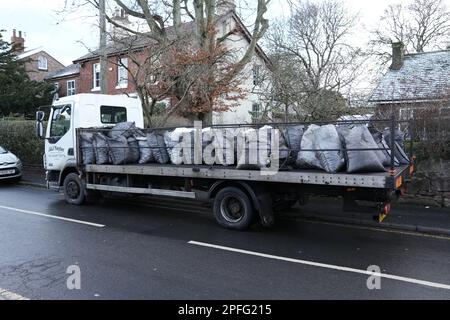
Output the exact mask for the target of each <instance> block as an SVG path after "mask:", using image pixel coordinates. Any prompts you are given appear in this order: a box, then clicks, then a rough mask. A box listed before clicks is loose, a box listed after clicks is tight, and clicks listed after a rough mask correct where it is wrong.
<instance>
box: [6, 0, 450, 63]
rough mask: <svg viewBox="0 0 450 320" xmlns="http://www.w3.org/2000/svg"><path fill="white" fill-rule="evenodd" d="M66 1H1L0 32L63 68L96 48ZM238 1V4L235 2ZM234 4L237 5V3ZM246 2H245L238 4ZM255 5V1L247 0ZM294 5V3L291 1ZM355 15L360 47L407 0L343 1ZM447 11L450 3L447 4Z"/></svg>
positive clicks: (277, 8)
mask: <svg viewBox="0 0 450 320" xmlns="http://www.w3.org/2000/svg"><path fill="white" fill-rule="evenodd" d="M65 1H69V2H71V1H73V0H0V29H3V30H6V32H4V33H3V36H4V38H5V39H6V40H8V41H9V39H10V37H11V34H12V30H13V29H16V30H21V31H22V32H23V33H24V34H25V46H26V48H27V49H35V48H42V49H43V50H45V51H47V52H48V53H49V54H51V55H52V56H53V57H55V58H56V59H57V60H59V61H60V62H62V63H63V64H64V65H68V64H70V63H71V62H72V61H73V60H74V59H76V58H78V57H80V56H82V55H84V54H85V53H86V52H87V51H88V48H95V47H96V46H97V42H98V28H97V27H96V24H95V23H96V19H95V18H93V17H88V14H87V13H85V12H84V13H79V14H77V15H72V16H70V17H69V18H67V19H64V20H63V19H62V18H61V15H58V14H57V12H58V10H61V9H62V8H63V7H64V3H65ZM237 1H239V0H237ZM237 1H236V2H237ZM240 1H245V0H240ZM247 1H250V2H251V1H255V0H247ZM294 1H295V0H294ZM342 1H343V2H344V3H345V5H346V6H347V7H348V8H349V9H350V10H351V11H352V12H354V13H358V14H359V17H360V21H361V24H360V25H359V27H358V29H359V30H360V31H361V32H358V33H357V34H355V39H354V40H355V41H356V42H357V43H359V44H362V43H364V41H365V40H367V39H366V38H367V35H366V33H365V32H364V30H365V29H367V28H370V27H373V26H374V25H376V24H377V23H378V22H379V17H380V16H381V15H382V13H383V10H384V8H386V7H387V6H388V5H389V4H392V3H398V2H400V3H402V2H403V3H407V2H409V1H408V0H397V1H392V0H376V1H375V0H372V1H370V0H342ZM446 2H447V5H448V6H449V7H450V0H446ZM288 15H289V10H288V6H287V0H272V4H271V6H270V8H269V14H268V17H269V19H273V18H280V17H283V16H288Z"/></svg>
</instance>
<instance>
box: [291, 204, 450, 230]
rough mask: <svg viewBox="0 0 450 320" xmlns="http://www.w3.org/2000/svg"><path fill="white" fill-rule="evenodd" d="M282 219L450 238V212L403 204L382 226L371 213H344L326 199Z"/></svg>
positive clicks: (294, 209) (395, 206)
mask: <svg viewBox="0 0 450 320" xmlns="http://www.w3.org/2000/svg"><path fill="white" fill-rule="evenodd" d="M282 216H287V217H289V218H303V219H307V220H317V221H328V222H338V223H348V224H355V225H363V226H370V227H379V228H388V229H396V230H404V231H415V232H421V233H428V234H439V235H449V236H450V209H449V208H437V207H431V206H426V205H415V204H406V203H401V202H396V203H393V204H392V206H391V212H390V213H389V215H388V216H387V217H386V218H385V220H384V221H383V222H382V223H379V222H377V221H374V220H373V215H371V214H370V213H357V212H344V211H343V210H342V202H341V201H340V199H336V198H326V197H315V198H312V199H311V200H310V202H309V203H308V204H306V205H304V206H295V207H293V208H292V209H290V210H289V211H287V212H285V213H282Z"/></svg>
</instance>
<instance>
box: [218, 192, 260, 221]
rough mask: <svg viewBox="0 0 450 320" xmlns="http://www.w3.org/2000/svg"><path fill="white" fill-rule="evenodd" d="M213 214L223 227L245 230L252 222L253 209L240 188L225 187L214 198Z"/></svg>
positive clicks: (253, 216)
mask: <svg viewBox="0 0 450 320" xmlns="http://www.w3.org/2000/svg"><path fill="white" fill-rule="evenodd" d="M214 215H215V217H216V220H217V222H218V223H219V224H220V225H221V226H223V227H225V228H228V229H234V230H245V229H247V228H248V227H250V225H251V224H252V223H253V222H254V218H255V211H254V209H253V206H252V203H251V201H250V199H249V197H248V196H247V195H246V194H245V193H244V192H243V191H242V190H240V189H238V188H235V187H227V188H224V189H222V190H220V191H219V192H218V193H217V195H216V197H215V199H214Z"/></svg>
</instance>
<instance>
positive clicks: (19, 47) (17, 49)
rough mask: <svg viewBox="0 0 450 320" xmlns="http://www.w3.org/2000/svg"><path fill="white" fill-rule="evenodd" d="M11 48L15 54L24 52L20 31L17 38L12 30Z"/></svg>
mask: <svg viewBox="0 0 450 320" xmlns="http://www.w3.org/2000/svg"><path fill="white" fill-rule="evenodd" d="M11 46H12V48H13V50H14V53H16V54H20V53H23V52H24V51H25V39H24V38H23V37H22V31H19V36H17V33H16V29H13V35H12V37H11Z"/></svg>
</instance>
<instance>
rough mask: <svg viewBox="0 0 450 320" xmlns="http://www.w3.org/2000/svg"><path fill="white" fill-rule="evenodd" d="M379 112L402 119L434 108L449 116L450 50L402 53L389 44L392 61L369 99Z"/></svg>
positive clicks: (440, 114)
mask: <svg viewBox="0 0 450 320" xmlns="http://www.w3.org/2000/svg"><path fill="white" fill-rule="evenodd" d="M369 102H372V103H374V104H375V106H376V109H377V111H378V112H381V113H386V114H387V113H390V112H394V114H395V115H396V116H397V117H399V118H401V119H404V120H406V119H410V118H417V116H419V115H421V114H423V113H424V112H427V111H429V110H434V111H435V112H436V115H437V116H439V117H441V118H442V117H449V118H450V50H441V51H433V52H423V53H413V54H404V51H403V44H402V43H393V45H392V63H391V66H390V67H389V70H388V71H387V72H386V73H385V75H384V76H383V78H382V79H381V80H380V82H379V83H378V85H377V87H376V88H375V90H374V91H373V92H372V95H371V97H370V99H369Z"/></svg>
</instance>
